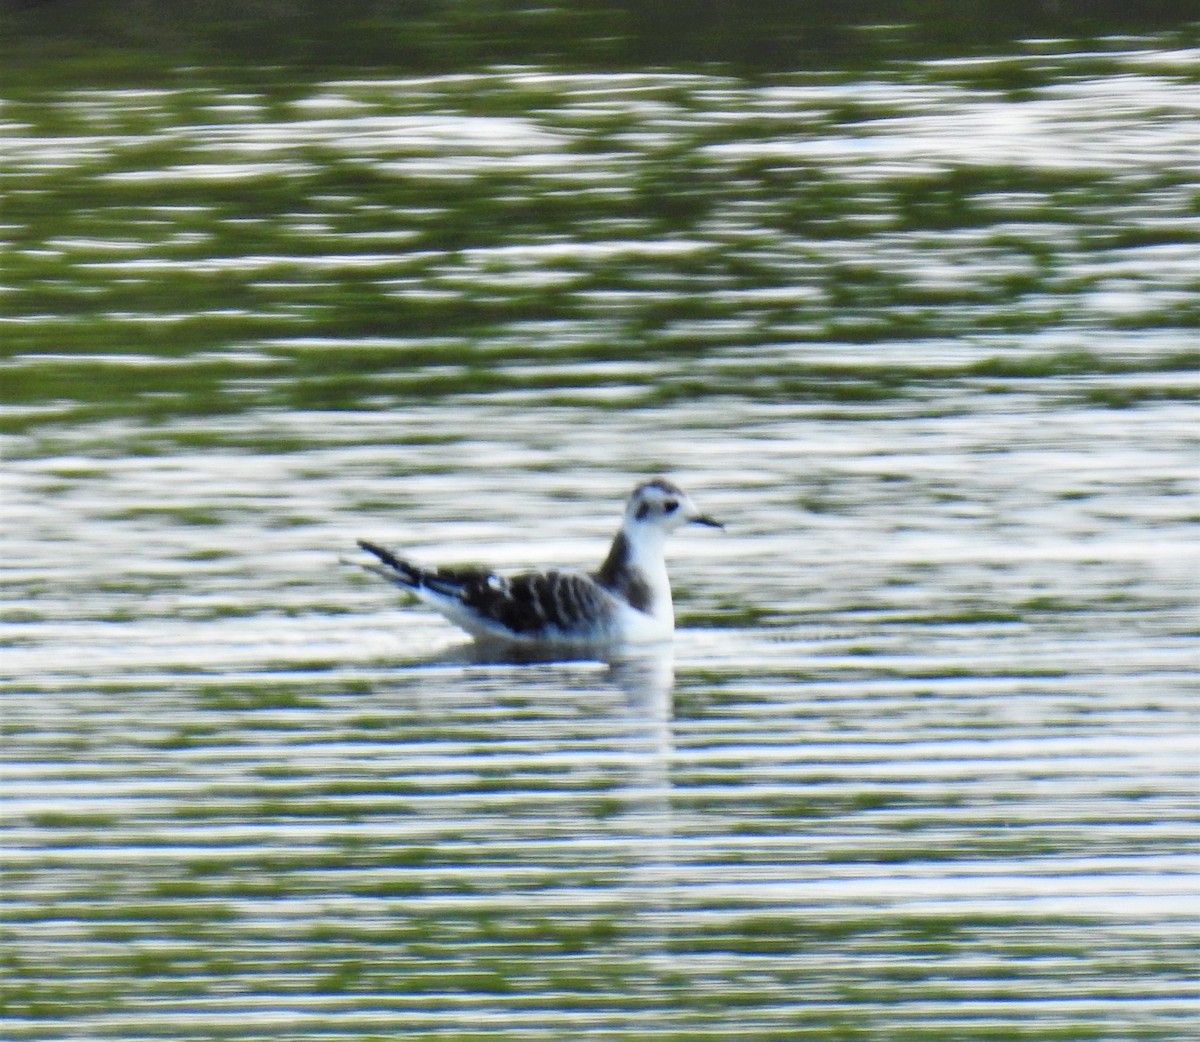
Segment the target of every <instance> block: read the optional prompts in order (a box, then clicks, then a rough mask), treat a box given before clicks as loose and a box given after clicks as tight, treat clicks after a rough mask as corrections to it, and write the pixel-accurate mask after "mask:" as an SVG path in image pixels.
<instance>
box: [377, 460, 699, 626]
mask: <svg viewBox="0 0 1200 1042" xmlns="http://www.w3.org/2000/svg"><path fill="white" fill-rule="evenodd" d="M686 524H693V525H707V526H709V527H710V528H722V527H723V526H722V525H721V523H720V522H719V521H714V520H713V519H712V518H711V517H708V516H707V515H705V514H702V513H700V511H699V510H698V509H697V508H696V504H695V503H693V502H692V500H691V497H690V496H688V494H687V493H686V492H684V491H683V490H682V489H681V488H679V487H678V486H677V485H674V484H672V483H671V482H670V481H667V480H666V479H665V478H655V479H653V480H652V481H647V482H644V483H643V484H640V485H638V486H637V488H635V489H634V490H633V492H631V493H630V495H629V499H628V500H627V501H626V503H625V516H624V517H623V518H622V521H621V527H620V529H619V530H618V531H617V534H616V536H615V537H614V538H613V541H612V545H611V547H610V548H609V551H608V556H607V557H606V558H605V559H604V563H603V564H601V565H600V568H599V570H597V571H595V572H582V571H576V570H574V569H565V568H564V569H557V568H553V569H546V570H539V571H530V572H522V573H521V574H519V575H512V576H504V575H500V574H498V573H496V572H494V571H491V570H489V569H486V568H432V569H431V568H423V567H421V566H420V565H416V564H413V563H412V562H411V561H407V560H405V559H403V558H401V557H397V556H396V555H395V554H393V553H392V552H391V551H390V550H386V549H384V548H383V547H381V546H377V545H376V544H375V543H369V542H367V541H366V540H364V539H360V540H359V542H358V545H359V546H360V547H361V548H362V549H363V550H365V551H366V552H367V553H369V554H373V555H374V556H375V557H376V558H378V561H372V562H370V563H368V564H365V565H364V567H365V568H367V569H368V570H370V571H372V572H375V573H376V574H377V575H381V576H383V578H385V579H387V580H388V581H389V582H393V583H395V584H396V585H397V586H400V587H402V588H404V589H405V590H408V591H409V592H411V593H413V594H415V595H416V596H417V597H418V598H419V599H420V600H421V601H423V602H424V603H425V604H428V605H429V606H430V607H432V608H434V609H436V610H437V611H439V612H441V613H442V615H444V616H445V617H446V618H447V619H449V620H450V621H451V622H453V623H454V624H455V625H457V626H459V627H461V628H462V629H464V630H466V631H467V633H469V634H470V635H471V636H472V637H474V638H475V639H476V640H478V641H493V642H494V641H501V642H507V643H515V644H535V645H543V644H552V645H553V644H559V645H561V644H567V645H589V646H591V645H622V644H647V643H657V642H660V641H666V640H669V639H670V638H671V636H672V635H673V634H674V632H675V610H674V607H673V605H672V603H671V582H670V579H669V578H668V577H667V564H666V560H665V559H664V557H663V549H664V544H665V542H666V538H667V536H668V535H669V534H670V533H671V532H673V531H674V530H675V529H677V528H679V527H681V526H682V525H686Z"/></svg>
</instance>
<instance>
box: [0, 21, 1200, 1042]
mask: <svg viewBox="0 0 1200 1042" xmlns="http://www.w3.org/2000/svg"><path fill="white" fill-rule="evenodd" d="M1198 58H1200V55H1197V54H1196V53H1195V52H1180V51H1170V50H1165V49H1163V48H1162V47H1159V46H1156V45H1155V44H1154V42H1153V41H1130V43H1129V46H1128V47H1126V48H1124V49H1111V48H1110V49H1109V50H1107V51H1105V52H1103V53H1073V52H1071V51H1070V50H1069V49H1066V48H1063V47H1055V46H1052V45H1042V46H1040V47H1035V46H1030V47H1029V48H1026V49H1025V50H1024V51H1022V52H1021V53H1016V54H1012V55H1004V56H999V57H996V58H994V59H987V60H983V59H979V60H971V61H965V60H964V61H931V62H922V63H918V62H912V63H905V64H896V65H894V66H891V67H888V68H886V69H884V70H882V71H880V72H878V73H875V74H870V75H867V74H854V75H847V74H840V73H832V72H831V73H827V74H816V73H814V74H806V75H779V76H774V77H769V78H760V79H757V80H749V79H739V78H737V77H734V76H722V75H716V74H701V73H696V72H688V73H679V72H668V71H664V72H656V73H652V74H651V73H647V74H636V75H635V74H621V75H615V74H614V75H594V74H588V75H584V74H566V73H562V72H558V71H553V70H549V69H543V68H536V67H522V68H510V69H501V70H497V71H494V72H491V73H487V74H472V75H458V76H428V77H423V78H404V79H398V78H390V79H389V78H384V77H381V76H378V75H376V76H355V77H353V78H350V77H347V78H345V79H330V80H328V81H326V82H322V83H318V84H316V85H311V84H303V85H302V84H296V83H291V82H281V83H279V84H275V85H273V87H272V88H271V89H267V88H265V87H264V88H262V89H259V90H255V91H251V90H246V89H242V88H237V87H233V86H231V85H229V84H228V83H222V82H221V79H220V74H219V73H218V72H216V71H215V70H191V71H190V72H188V73H186V74H181V76H180V82H179V84H178V85H177V86H167V87H162V86H160V87H155V88H153V89H151V88H144V89H136V90H133V89H123V90H118V89H87V90H83V89H70V90H64V89H47V90H44V91H41V92H38V91H30V90H25V91H23V92H22V93H21V94H20V95H19V96H16V95H14V96H13V97H10V98H7V99H5V100H4V103H3V107H2V108H0V118H2V120H3V122H2V124H0V133H2V134H3V138H4V141H3V146H4V153H5V156H6V159H5V163H6V167H7V189H6V205H5V216H4V221H5V237H6V238H7V239H8V240H9V246H8V250H7V252H8V256H7V259H6V268H7V273H6V277H5V294H4V300H5V303H4V316H3V321H2V322H0V329H2V339H3V345H4V361H3V368H0V381H2V383H3V387H4V403H5V404H4V410H3V413H2V414H0V423H2V425H3V430H4V432H5V457H6V465H5V473H6V477H5V484H6V489H5V494H4V497H3V510H4V515H5V520H6V523H7V527H8V545H9V547H10V549H9V553H8V555H7V561H6V564H5V566H4V579H5V602H4V604H3V609H2V611H3V613H2V615H0V618H2V620H3V626H2V639H3V658H4V662H5V671H6V673H7V675H8V680H7V681H6V689H5V692H4V695H3V728H4V735H5V738H4V747H5V760H6V766H5V773H6V779H5V792H6V797H7V798H6V800H5V804H4V810H5V814H6V830H5V840H4V844H5V851H4V873H5V877H4V897H5V903H4V915H5V921H4V950H5V959H6V972H5V985H4V988H5V991H4V998H3V1001H4V1012H5V1016H6V1020H7V1023H8V1030H9V1034H10V1035H11V1036H12V1037H14V1038H21V1039H50V1038H65V1037H72V1038H76V1037H84V1036H86V1037H92V1038H105V1037H121V1038H172V1039H191V1038H195V1039H201V1038H205V1039H207V1038H238V1039H251V1038H318V1037H320V1038H372V1037H379V1038H382V1037H404V1038H461V1039H465V1038H476V1037H484V1036H486V1037H488V1038H514V1039H516V1038H520V1039H530V1038H564V1037H577V1036H588V1037H597V1038H613V1039H640V1038H651V1037H664V1038H667V1037H670V1038H681V1039H682V1038H688V1039H692V1038H714V1039H725V1038H729V1037H733V1036H735V1035H736V1036H737V1037H740V1038H762V1039H767V1038H773V1039H785V1038H786V1039H793V1038H803V1037H809V1036H812V1037H819V1038H823V1039H825V1038H853V1039H888V1040H893V1039H897V1038H908V1037H915V1036H917V1035H920V1036H921V1037H923V1038H925V1039H937V1038H944V1039H948V1040H949V1039H955V1040H958V1039H963V1038H1028V1039H1034V1038H1036V1039H1043V1038H1045V1039H1061V1038H1064V1037H1085V1038H1089V1039H1101V1038H1103V1039H1114V1040H1115V1039H1122V1040H1123V1039H1129V1038H1141V1039H1156V1040H1157V1039H1162V1040H1168V1039H1170V1040H1175V1039H1178V1040H1182V1039H1186V1038H1189V1037H1191V1035H1192V1034H1193V1033H1194V1025H1195V1023H1196V1018H1197V1014H1198V1012H1200V1010H1198V1008H1197V1007H1198V1003H1197V1001H1196V994H1195V987H1194V971H1195V965H1196V943H1197V939H1198V935H1200V930H1198V929H1197V927H1198V925H1200V924H1198V921H1197V920H1198V916H1197V910H1198V908H1200V904H1198V902H1197V882H1196V854H1197V846H1198V843H1197V839H1198V835H1200V833H1198V830H1197V822H1196V817H1197V815H1196V781H1197V779H1196V773H1195V763H1196V751H1197V750H1196V739H1195V735H1196V725H1197V715H1196V710H1195V705H1196V694H1197V683H1196V679H1195V665H1196V657H1195V656H1196V651H1195V649H1196V637H1197V619H1196V613H1195V594H1196V589H1197V554H1196V550H1195V546H1196V540H1195V530H1196V522H1197V520H1198V519H1200V500H1198V498H1197V490H1196V481H1195V479H1196V460H1197V454H1196V452H1197V446H1196V424H1195V416H1196V409H1195V402H1196V397H1197V391H1198V387H1200V383H1198V381H1197V376H1196V371H1197V364H1196V363H1197V341H1196V334H1195V330H1196V320H1197V304H1196V301H1197V299H1200V297H1198V296H1197V290H1198V289H1200V284H1198V282H1197V274H1196V273H1197V271H1200V181H1198V179H1197V173H1196V166H1195V162H1194V157H1195V155H1196V154H1197V150H1198V149H1200V132H1198V131H1197V127H1198V126H1200V123H1197V120H1196V116H1197V111H1196V110H1197V93H1196V90H1195V74H1194V70H1195V68H1196V61H1197V59H1198ZM1012 82H1019V83H1020V84H1021V87H1020V89H1014V88H1011V87H1009V86H1006V85H1005V84H1008V83H1012ZM657 472H663V473H669V474H670V475H672V476H673V477H675V478H676V479H677V480H679V481H680V482H681V483H683V484H684V485H685V486H686V487H687V488H688V489H689V491H690V492H691V493H692V494H693V495H694V497H695V498H696V499H697V501H698V503H699V504H700V505H701V506H702V508H703V509H705V510H706V511H709V512H711V513H713V514H714V515H716V516H718V517H720V518H722V519H723V520H724V521H726V523H727V525H728V529H727V531H726V532H725V533H724V534H719V533H710V532H706V531H695V532H687V533H682V534H680V535H679V536H677V537H676V538H675V540H674V541H673V543H672V547H671V551H672V567H673V574H674V579H675V588H676V602H677V603H676V607H677V612H678V615H679V618H680V627H681V628H680V632H679V634H678V639H677V641H676V643H675V646H674V647H673V649H671V650H670V651H669V652H663V653H660V654H656V655H649V656H641V657H634V658H632V659H630V660H628V661H620V662H616V663H603V662H587V661H572V662H543V663H518V664H514V663H511V662H504V661H488V660H487V658H486V657H481V656H478V655H476V654H474V653H473V652H472V651H471V649H470V648H469V647H467V646H465V645H463V643H462V642H461V639H460V638H459V636H458V635H456V633H455V632H454V631H453V630H452V629H451V628H450V627H448V626H447V625H446V624H445V623H444V622H443V621H442V620H440V619H439V618H438V617H436V616H432V615H430V614H428V613H426V612H423V611H422V610H420V609H418V608H415V607H413V606H409V605H405V604H403V603H402V602H401V600H400V598H398V597H397V596H396V595H395V594H394V592H393V591H392V590H390V589H389V588H387V587H386V586H384V585H383V584H382V583H379V582H378V581H377V580H375V579H374V578H373V577H371V576H369V575H364V574H361V573H360V572H358V571H356V570H355V569H354V568H352V567H350V566H347V565H346V564H344V563H342V562H341V561H340V560H339V558H340V557H342V556H344V555H347V554H349V553H351V552H352V550H353V545H354V540H355V538H357V537H365V538H370V539H373V540H377V541H380V542H384V543H387V544H389V545H397V546H404V547H406V548H408V549H409V550H411V552H412V553H413V554H414V555H415V556H417V557H418V558H419V559H422V560H426V561H428V562H430V563H434V562H448V561H461V560H485V561H487V562H488V563H491V564H494V565H497V566H502V567H513V568H518V567H523V566H527V565H531V564H541V563H551V562H553V563H557V564H570V565H579V566H584V567H592V566H595V564H597V563H598V562H599V560H600V558H601V556H602V554H603V551H604V548H605V545H606V542H607V540H608V538H609V537H610V535H611V532H612V529H613V527H614V525H615V523H616V520H617V518H618V516H619V510H620V503H621V500H622V498H623V497H624V495H625V494H626V493H627V491H628V489H629V488H630V487H631V486H632V484H633V483H634V482H635V481H636V480H638V479H640V478H642V477H644V476H646V475H648V474H652V473H657Z"/></svg>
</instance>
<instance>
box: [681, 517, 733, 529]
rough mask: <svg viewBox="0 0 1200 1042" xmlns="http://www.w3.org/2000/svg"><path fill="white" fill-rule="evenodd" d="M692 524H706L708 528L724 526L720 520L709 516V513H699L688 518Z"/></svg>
mask: <svg viewBox="0 0 1200 1042" xmlns="http://www.w3.org/2000/svg"><path fill="white" fill-rule="evenodd" d="M688 524H690V525H706V526H707V527H708V528H724V527H725V526H724V525H723V524H721V522H720V521H718V520H716V519H715V518H711V517H709V516H708V515H707V514H697V515H696V516H695V517H690V518H688Z"/></svg>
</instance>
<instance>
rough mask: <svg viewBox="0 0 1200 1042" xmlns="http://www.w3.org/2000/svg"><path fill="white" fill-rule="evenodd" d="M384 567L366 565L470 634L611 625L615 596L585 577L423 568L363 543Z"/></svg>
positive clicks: (528, 633)
mask: <svg viewBox="0 0 1200 1042" xmlns="http://www.w3.org/2000/svg"><path fill="white" fill-rule="evenodd" d="M359 546H361V547H362V548H363V549H364V550H366V551H367V552H368V553H371V554H374V555H375V556H376V557H378V558H379V560H380V562H381V563H380V564H370V565H367V567H368V568H370V569H371V570H372V571H373V572H376V573H377V574H379V575H382V576H383V577H384V578H385V579H388V580H389V581H391V582H394V583H396V584H397V585H398V586H403V587H405V588H406V589H409V590H412V591H413V592H414V593H416V594H417V595H419V596H421V597H422V598H423V599H424V600H426V601H427V602H428V603H429V604H431V605H433V606H434V607H436V608H438V609H439V610H440V611H441V612H442V613H443V614H445V615H446V616H447V617H449V618H450V619H452V620H453V621H454V622H456V623H458V624H459V625H460V626H463V627H464V628H466V629H470V630H479V629H488V630H492V631H499V632H502V633H509V634H513V635H515V636H519V637H529V638H536V637H538V636H540V635H544V634H547V633H555V632H557V633H558V634H560V635H562V634H581V635H582V634H586V633H589V632H593V631H595V630H597V629H604V628H606V627H607V626H608V625H609V624H610V623H611V622H612V616H613V612H614V602H613V597H612V595H611V594H610V593H609V592H608V591H607V590H605V589H604V588H603V587H601V586H600V585H599V584H598V583H596V582H595V580H593V579H592V578H591V577H590V576H588V575H585V574H583V573H582V572H573V571H557V570H551V571H542V572H524V573H522V574H520V575H514V576H511V577H506V576H503V575H498V574H497V573H495V572H493V571H489V570H487V569H484V568H422V567H420V566H418V565H415V564H413V563H412V562H410V561H405V560H404V559H402V558H399V557H397V556H396V555H395V554H393V553H392V552H391V551H389V550H386V549H384V548H383V547H381V546H376V545H375V544H373V543H368V542H365V541H360V542H359Z"/></svg>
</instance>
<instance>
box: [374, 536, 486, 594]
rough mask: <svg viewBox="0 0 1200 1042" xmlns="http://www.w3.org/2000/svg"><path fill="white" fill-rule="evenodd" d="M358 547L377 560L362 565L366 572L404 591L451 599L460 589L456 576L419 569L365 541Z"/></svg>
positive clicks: (460, 581)
mask: <svg viewBox="0 0 1200 1042" xmlns="http://www.w3.org/2000/svg"><path fill="white" fill-rule="evenodd" d="M358 545H359V546H360V547H361V548H362V549H363V550H366V552H367V553H369V554H374V555H375V556H376V557H378V558H379V562H378V563H376V562H375V561H369V562H366V563H365V564H363V567H364V568H366V569H367V571H369V572H374V573H375V574H376V575H381V576H383V578H385V579H387V581H388V582H392V583H395V584H396V585H397V586H403V587H404V588H405V589H406V590H412V591H414V592H420V591H422V590H430V591H432V592H433V593H437V594H442V595H443V596H449V597H453V596H456V595H457V594H458V593H459V591H460V590H461V589H462V585H463V583H462V580H461V579H460V578H459V577H457V576H454V575H448V574H445V573H444V572H443V571H441V570H439V571H430V570H429V569H428V568H420V567H418V566H417V565H415V564H412V563H411V562H410V561H406V560H404V559H403V558H402V557H397V556H396V555H395V554H394V553H392V552H391V550H387V549H385V548H384V547H382V546H379V545H377V544H375V543H369V542H367V541H366V540H365V539H360V540H359V541H358Z"/></svg>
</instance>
